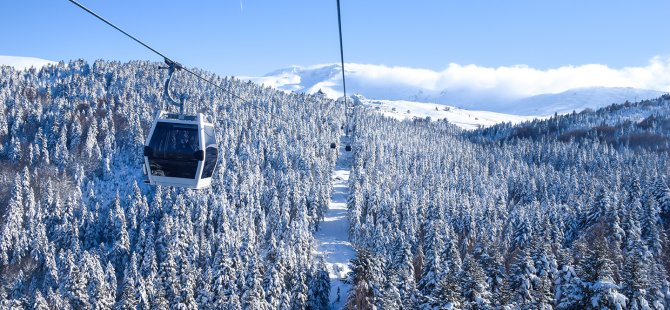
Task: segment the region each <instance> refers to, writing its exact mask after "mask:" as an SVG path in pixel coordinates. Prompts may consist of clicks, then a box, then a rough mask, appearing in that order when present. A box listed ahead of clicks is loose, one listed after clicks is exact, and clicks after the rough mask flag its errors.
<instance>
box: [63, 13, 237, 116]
mask: <svg viewBox="0 0 670 310" xmlns="http://www.w3.org/2000/svg"><path fill="white" fill-rule="evenodd" d="M68 1H70V2H72V3H73V4H74V5H76V6H78V7H79V8H81V9H82V10H84V11H86V12H88V13H89V14H91V15H93V16H95V17H96V18H97V19H99V20H101V21H103V22H104V23H105V24H107V25H109V26H111V27H112V28H114V29H116V30H117V31H119V32H121V33H123V34H124V35H126V36H127V37H129V38H131V39H133V41H135V42H137V43H139V44H140V45H142V46H144V47H146V48H147V49H149V50H150V51H152V52H154V53H155V54H157V55H158V56H161V57H162V58H163V60H164V61H165V63H166V64H167V65H168V66H169V67H174V68H175V69H176V70H184V71H186V72H188V73H190V74H193V75H194V76H195V77H197V78H199V79H201V80H203V81H205V82H207V83H209V84H211V85H212V86H214V87H216V88H218V89H220V90H222V91H224V92H225V93H228V94H229V95H231V96H233V97H235V98H237V99H239V100H241V101H243V102H245V103H247V104H250V103H249V101H247V100H245V99H244V98H242V97H240V96H238V95H236V94H234V93H232V92H231V91H229V90H227V89H225V88H223V87H221V86H220V85H218V84H216V83H214V82H212V81H210V80H209V79H206V78H205V77H203V76H201V75H200V74H198V73H196V72H193V71H192V70H190V69H188V68H186V67H184V66H182V65H181V64H180V63H178V62H176V61H174V60H172V59H170V58H169V57H167V56H165V55H164V54H163V53H161V52H159V51H157V50H156V49H154V48H152V47H151V46H149V45H148V44H146V43H144V42H142V41H141V40H140V39H138V38H136V37H134V36H132V35H131V34H129V33H127V32H125V31H124V30H123V29H121V28H119V27H117V26H116V25H114V24H112V22H110V21H108V20H106V19H105V18H104V17H102V16H100V15H98V14H96V13H95V12H93V11H92V10H91V9H89V8H87V7H85V6H84V5H83V4H81V3H79V2H77V1H76V0H68Z"/></svg>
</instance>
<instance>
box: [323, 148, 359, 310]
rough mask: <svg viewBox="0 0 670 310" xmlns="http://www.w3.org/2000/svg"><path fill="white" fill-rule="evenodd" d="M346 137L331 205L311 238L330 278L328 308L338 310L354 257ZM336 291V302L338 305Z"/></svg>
mask: <svg viewBox="0 0 670 310" xmlns="http://www.w3.org/2000/svg"><path fill="white" fill-rule="evenodd" d="M347 141H348V137H342V138H341V139H340V143H339V156H338V158H337V163H336V167H335V171H333V175H332V179H333V192H332V194H331V196H330V204H329V207H328V211H327V212H326V214H325V216H324V219H323V222H321V224H320V225H319V230H318V231H317V232H316V233H315V234H314V238H315V239H316V241H317V242H316V243H317V246H316V250H315V254H316V255H320V256H323V257H324V259H325V261H326V268H328V273H329V274H330V304H331V306H332V309H341V308H343V307H344V305H345V303H346V301H347V295H348V292H349V288H350V287H351V285H349V284H347V283H344V282H343V281H342V280H343V279H345V278H346V277H347V274H348V273H349V271H351V269H350V268H349V261H350V260H351V259H353V258H354V257H355V256H356V251H355V250H354V248H353V246H352V245H351V242H349V217H348V216H347V197H348V196H349V170H350V168H351V158H352V154H351V152H346V151H345V149H344V147H345V145H346V143H347ZM338 290H339V301H338Z"/></svg>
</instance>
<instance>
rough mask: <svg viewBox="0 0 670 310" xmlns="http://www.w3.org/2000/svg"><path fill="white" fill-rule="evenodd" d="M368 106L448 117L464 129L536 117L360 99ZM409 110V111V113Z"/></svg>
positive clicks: (400, 114) (397, 113)
mask: <svg viewBox="0 0 670 310" xmlns="http://www.w3.org/2000/svg"><path fill="white" fill-rule="evenodd" d="M359 101H360V102H361V103H362V104H363V105H365V106H366V107H367V108H369V109H372V110H374V111H377V112H379V113H381V114H383V115H385V116H389V117H393V118H396V119H400V120H402V119H408V118H409V119H411V118H415V117H416V118H426V117H430V118H431V119H432V120H442V119H446V120H447V121H449V122H450V123H453V124H454V125H456V126H459V127H461V128H463V129H477V128H481V127H488V126H492V125H495V124H498V123H502V122H511V123H514V124H516V123H520V122H523V121H527V120H532V119H533V118H536V117H534V116H518V115H512V114H504V113H496V112H488V111H476V110H464V109H460V108H457V107H453V106H448V105H443V104H439V103H426V102H415V101H406V100H370V99H364V98H363V99H359ZM408 111H409V113H408Z"/></svg>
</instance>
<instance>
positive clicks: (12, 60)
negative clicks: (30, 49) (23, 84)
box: [0, 55, 56, 70]
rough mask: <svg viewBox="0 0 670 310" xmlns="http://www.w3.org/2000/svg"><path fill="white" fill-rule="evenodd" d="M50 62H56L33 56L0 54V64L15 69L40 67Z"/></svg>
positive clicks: (50, 63)
mask: <svg viewBox="0 0 670 310" xmlns="http://www.w3.org/2000/svg"><path fill="white" fill-rule="evenodd" d="M52 64H56V62H55V61H51V60H46V59H41V58H35V57H24V56H6V55H0V66H10V67H14V69H16V70H23V69H28V68H30V67H35V68H41V67H44V66H46V65H52Z"/></svg>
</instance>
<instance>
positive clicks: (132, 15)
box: [0, 0, 670, 76]
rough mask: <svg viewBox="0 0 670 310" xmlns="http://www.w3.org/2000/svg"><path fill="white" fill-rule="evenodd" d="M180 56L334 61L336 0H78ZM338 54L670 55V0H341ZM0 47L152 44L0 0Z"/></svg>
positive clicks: (634, 62)
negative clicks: (341, 45)
mask: <svg viewBox="0 0 670 310" xmlns="http://www.w3.org/2000/svg"><path fill="white" fill-rule="evenodd" d="M81 2H82V3H83V4H84V5H86V6H88V7H90V8H91V9H93V10H94V11H96V12H98V13H99V14H101V15H103V16H105V17H107V18H108V19H109V20H110V21H112V22H114V23H116V24H117V25H119V26H120V27H121V28H123V29H125V30H127V31H128V32H130V33H132V34H134V35H136V36H137V37H139V38H141V39H142V40H144V41H146V42H147V43H149V44H150V45H152V46H154V47H155V48H156V49H158V50H160V51H162V52H164V53H165V54H167V55H168V56H170V57H172V58H173V59H175V60H178V61H181V62H182V63H184V64H185V65H187V66H191V67H200V68H203V69H207V70H211V71H213V72H216V73H219V74H222V75H246V76H252V75H256V76H257V75H263V74H265V73H268V72H270V71H273V70H275V69H279V68H283V67H287V66H289V65H303V66H307V65H313V64H320V63H333V62H338V61H339V50H338V48H339V47H338V41H337V40H338V39H337V16H336V6H335V0H328V1H319V0H286V1H252V0H242V1H239V0H235V1H229V0H219V1H174V0H163V1H154V0H141V1H138V0H134V1H131V0H81ZM341 4H342V13H343V23H344V25H343V31H344V43H345V58H346V59H345V60H346V61H347V62H355V63H363V64H383V65H387V66H405V67H414V68H425V69H430V70H444V69H445V68H447V67H448V66H449V64H450V63H456V64H461V65H468V64H474V65H477V66H483V67H500V66H511V65H518V64H524V65H528V66H529V67H532V68H536V69H540V70H546V69H550V68H557V67H561V66H566V65H574V66H579V65H584V64H604V65H607V66H609V67H611V68H623V67H639V66H646V65H648V63H649V61H650V59H652V58H653V57H654V56H661V57H664V58H667V57H670V26H668V24H667V20H668V16H670V1H667V0H664V1H660V0H659V1H644V0H642V1H619V0H610V1H600V0H598V1H590V0H582V1H575V0H562V1H537V0H534V1H531V0H523V1H514V0H513V1H477V0H473V1H437V0H434V1H377V0H362V1H354V0H341ZM0 29H3V31H2V44H1V45H0V55H14V56H32V57H39V58H45V59H49V60H61V59H75V58H84V59H86V60H95V59H100V58H102V59H115V60H122V61H125V60H130V59H148V60H156V61H160V59H159V58H158V56H156V55H154V54H152V53H150V52H149V51H147V50H145V49H144V48H143V47H141V46H139V45H137V44H136V43H135V42H132V41H131V40H129V39H127V38H125V37H123V36H122V35H121V34H119V33H117V32H115V31H114V30H112V29H111V28H109V27H108V26H106V25H104V24H103V23H101V22H100V21H98V20H96V19H94V18H93V17H92V16H89V15H88V14H86V13H85V12H83V11H81V10H80V9H79V8H77V7H75V6H74V5H72V4H71V3H69V2H68V1H66V0H39V1H38V0H21V1H3V2H2V4H0Z"/></svg>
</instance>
